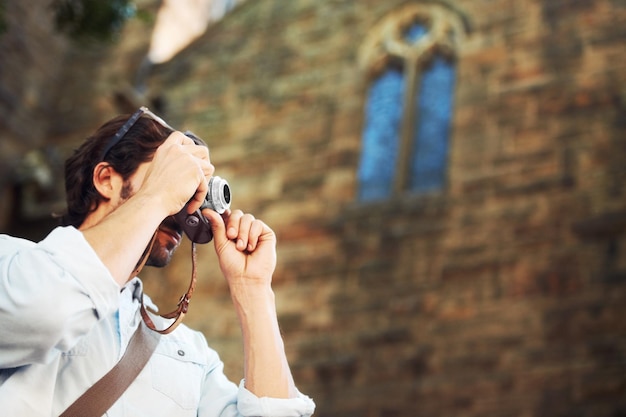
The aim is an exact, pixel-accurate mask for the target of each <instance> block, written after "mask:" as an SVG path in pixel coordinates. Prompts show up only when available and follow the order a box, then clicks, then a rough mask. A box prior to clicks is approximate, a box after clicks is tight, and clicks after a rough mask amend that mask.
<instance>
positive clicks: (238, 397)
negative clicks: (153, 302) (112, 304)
mask: <svg viewBox="0 0 626 417" xmlns="http://www.w3.org/2000/svg"><path fill="white" fill-rule="evenodd" d="M177 331H178V330H177ZM196 335H197V338H198V339H197V340H196V343H201V344H202V350H204V351H205V352H206V353H205V354H206V355H207V356H206V364H207V365H206V370H207V372H206V374H205V376H204V381H203V383H202V388H201V390H202V394H201V397H202V398H201V400H200V405H199V409H198V417H310V416H311V415H313V412H314V411H315V403H314V402H313V400H312V399H311V398H309V397H307V396H306V395H304V394H301V393H300V392H298V395H297V397H296V398H290V399H280V398H269V397H261V398H259V397H257V396H256V395H254V394H253V393H252V392H250V391H249V390H247V389H246V387H245V380H241V382H240V384H239V387H237V385H236V384H235V383H234V382H232V381H230V380H229V379H228V378H227V377H226V375H225V374H224V363H223V362H222V361H221V360H220V358H219V355H218V353H217V352H216V351H214V350H213V349H211V348H210V347H209V346H208V345H207V342H206V339H205V338H204V335H202V334H201V333H196Z"/></svg>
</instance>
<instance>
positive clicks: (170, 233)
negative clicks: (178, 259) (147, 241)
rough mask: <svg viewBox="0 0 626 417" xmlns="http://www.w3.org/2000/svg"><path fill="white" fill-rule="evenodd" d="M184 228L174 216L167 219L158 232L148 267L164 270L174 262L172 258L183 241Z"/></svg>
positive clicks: (149, 256) (147, 262) (147, 263)
mask: <svg viewBox="0 0 626 417" xmlns="http://www.w3.org/2000/svg"><path fill="white" fill-rule="evenodd" d="M182 233H183V230H182V228H181V227H180V226H179V225H178V223H177V222H176V221H175V220H174V218H173V217H172V216H170V217H167V218H166V219H165V220H163V222H162V223H161V225H160V226H159V228H158V229H157V231H156V234H157V235H156V238H155V241H154V245H152V250H151V251H150V254H149V255H148V260H147V261H146V265H149V266H154V267H157V268H163V267H164V266H167V265H168V264H169V263H170V261H171V260H172V256H173V255H174V252H175V251H176V249H178V246H179V245H180V241H181V240H182Z"/></svg>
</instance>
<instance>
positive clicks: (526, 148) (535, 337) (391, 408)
mask: <svg viewBox="0 0 626 417" xmlns="http://www.w3.org/2000/svg"><path fill="white" fill-rule="evenodd" d="M407 3H410V2H407V1H399V0H387V1H374V0H361V1H354V0H324V1H321V0H289V1H284V0H283V1H281V0H256V1H249V2H246V3H245V4H243V5H242V6H240V7H239V8H238V9H237V10H235V11H234V12H233V13H232V14H231V15H229V16H228V17H227V18H226V19H225V20H223V21H221V22H219V23H218V24H216V25H215V26H213V27H212V28H210V29H209V31H208V32H207V33H206V34H205V35H204V36H203V37H202V38H201V39H200V40H198V41H197V42H195V43H194V44H193V45H192V46H191V47H189V48H188V49H187V50H185V51H184V52H182V53H181V54H180V55H179V56H177V57H176V58H175V59H174V60H173V61H172V62H170V63H167V64H164V65H161V66H159V67H158V68H155V69H154V71H153V74H152V77H151V78H150V80H149V81H150V82H149V86H150V91H149V96H150V98H151V99H152V100H154V99H155V98H156V97H158V100H156V101H158V102H159V103H162V105H163V107H162V112H163V115H164V116H165V118H166V119H167V120H168V121H169V122H171V124H173V125H174V126H181V127H187V128H190V129H191V130H193V131H194V132H196V133H198V134H199V135H200V136H202V137H203V138H204V139H205V140H206V141H207V142H208V144H209V146H210V149H211V158H212V160H213V162H214V164H215V165H216V167H217V172H216V174H217V175H220V176H222V177H225V178H227V179H228V180H229V182H230V183H231V186H232V189H233V198H234V205H235V206H237V207H239V208H242V209H244V210H245V211H249V212H252V213H254V214H255V215H256V216H257V217H259V218H262V219H264V220H265V221H266V222H267V223H268V224H270V225H271V226H272V227H273V228H274V230H275V231H276V232H277V235H278V238H279V265H278V269H277V272H276V274H275V278H274V288H275V292H276V296H277V302H278V311H279V315H280V317H279V319H280V322H281V326H282V331H283V333H284V336H285V341H286V345H287V350H288V353H289V356H290V360H291V363H292V366H293V372H294V376H295V379H296V381H297V383H298V385H299V387H300V388H301V390H302V391H304V392H307V393H308V394H310V395H312V396H313V397H314V398H315V400H316V402H317V404H318V411H317V413H316V415H318V416H320V417H328V416H333V417H357V416H358V417H361V416H364V417H415V416H466V417H479V416H480V417H483V416H499V417H505V416H506V417H508V416H519V417H527V416H537V417H539V416H546V417H557V416H558V417H560V416H562V417H565V416H568V417H569V416H623V415H626V29H624V28H625V27H626V3H624V2H623V1H619V0H588V1H579V0H523V1H511V0H448V1H445V2H444V1H442V2H431V3H438V4H443V5H445V7H449V8H451V9H453V10H455V12H457V13H459V14H461V15H462V16H463V17H464V18H465V19H466V21H467V23H468V29H469V31H468V36H467V38H466V39H465V40H464V43H463V45H462V48H461V49H460V50H459V51H458V60H457V68H458V79H457V91H456V97H455V118H454V125H453V136H452V141H451V153H450V162H449V174H448V185H447V187H446V189H445V190H444V191H442V192H441V193H437V194H432V195H423V196H420V195H413V196H408V195H407V196H404V197H397V198H393V199H392V200H390V201H387V202H380V203H372V204H367V205H363V204H359V203H358V202H357V201H356V199H355V196H356V187H357V181H356V169H357V165H358V160H359V150H360V141H361V136H360V135H361V130H362V123H363V106H364V97H365V92H366V88H367V85H368V81H369V80H368V78H367V74H366V73H364V72H363V71H362V70H361V69H360V68H359V65H358V62H357V61H358V50H359V47H360V46H361V44H362V42H363V40H364V39H365V38H366V37H367V35H368V33H369V31H370V30H371V29H372V28H373V27H374V26H375V25H376V23H377V22H379V21H380V20H381V19H383V18H384V17H385V16H386V15H387V14H388V13H391V12H393V11H394V10H397V9H398V8H400V7H401V6H403V5H405V4H407ZM415 3H420V2H419V1H416V2H415ZM422 3H424V2H422ZM142 25H143V24H141V23H137V22H134V23H131V24H129V25H128V26H127V28H126V29H125V30H127V31H129V32H128V33H129V34H135V35H136V37H137V38H135V37H129V36H125V37H123V38H122V40H123V42H122V43H121V44H119V45H117V46H112V47H110V48H108V49H107V50H106V54H98V57H100V58H102V62H100V63H99V64H98V65H99V66H101V65H109V67H108V68H106V69H102V68H100V67H99V68H100V71H99V72H97V74H99V75H98V76H97V77H96V78H95V79H92V80H90V81H92V84H87V82H86V81H84V80H83V81H81V85H82V90H80V91H79V90H75V91H73V93H72V95H70V97H75V98H76V99H77V100H78V102H82V100H84V99H85V97H86V98H89V99H90V100H93V101H94V102H95V104H90V105H89V106H88V107H89V108H90V109H92V110H93V111H94V112H96V114H98V116H99V117H94V116H93V115H90V116H89V118H88V119H87V118H86V117H87V116H83V117H84V118H83V119H82V120H83V121H85V122H84V123H83V125H81V127H82V128H84V125H85V124H88V123H87V122H86V120H88V121H89V122H90V123H91V122H93V120H94V119H95V120H97V119H100V120H104V119H106V118H108V117H109V116H110V115H111V113H107V112H108V111H111V110H112V109H113V104H111V103H112V101H111V100H110V97H111V92H114V91H119V90H120V89H121V85H122V84H121V83H120V82H119V80H121V79H124V76H126V79H132V76H133V71H134V69H135V68H136V65H137V64H138V62H139V61H140V57H141V51H143V49H142V48H144V47H145V42H146V40H144V41H143V43H142V41H140V40H138V39H139V36H141V34H142V33H147V31H148V29H147V28H146V27H144V26H142ZM72 54H75V55H76V57H77V58H76V62H80V63H81V66H80V67H79V69H74V70H72V71H73V72H72V74H73V76H74V77H76V76H77V75H76V74H78V73H79V72H81V71H82V72H84V71H86V70H88V69H89V70H93V69H94V68H93V66H90V65H91V63H90V59H89V58H90V57H93V55H94V54H93V53H92V55H90V54H89V53H85V52H76V51H74V52H72ZM105 58H106V59H105ZM132 64H134V65H135V66H133V65H132ZM93 81H95V83H93ZM88 85H90V86H91V87H90V88H87V87H86V86H88ZM103 92H107V94H108V95H103V94H102V93H103ZM81 94H83V95H82V97H83V98H81ZM74 95H75V96H74ZM98 96H99V97H100V98H99V99H98V100H95V98H96V97H98ZM64 99H68V97H64ZM107 100H108V101H107ZM68 109H69V110H71V106H70V107H68ZM69 110H68V112H67V113H68V114H70V113H72V111H69ZM98 112H99V113H98ZM51 114H52V115H57V113H55V112H53V113H51ZM79 119H80V118H79ZM55 124H56V125H58V126H64V124H63V123H62V121H61V120H58V119H57V121H56V122H55ZM65 129H66V130H65V131H64V133H63V138H66V139H67V140H69V139H70V134H71V133H72V132H71V129H70V128H69V127H65ZM80 133H82V131H81V132H80ZM58 137H59V135H55V136H54V140H57V141H58ZM76 139H77V138H75V137H71V140H72V141H74V143H75V141H76ZM181 252H182V253H180V254H178V256H177V259H176V260H175V263H173V264H172V265H170V266H169V267H168V268H166V269H164V270H159V271H149V272H148V271H146V274H147V281H148V282H147V286H148V288H149V289H150V293H152V294H153V295H154V298H156V299H157V300H158V301H159V303H160V304H162V305H163V309H164V310H167V309H168V308H169V307H170V305H173V304H174V303H175V302H176V300H177V298H178V295H179V294H182V293H183V292H184V290H185V286H186V284H187V279H188V277H189V274H190V265H189V264H190V262H189V260H188V255H189V246H188V245H185V246H184V247H183V248H182V249H181ZM199 254H200V259H201V263H200V266H199V268H200V274H201V275H205V274H206V275H208V277H207V278H204V279H201V280H200V282H199V283H198V286H197V290H196V294H195V295H194V300H193V302H192V305H191V307H190V314H189V316H188V318H187V319H186V322H187V323H188V324H189V325H191V326H193V327H196V328H198V329H199V330H201V331H203V332H204V333H205V334H206V336H207V338H208V340H209V343H210V344H211V345H212V346H214V347H215V348H216V349H217V350H218V351H219V352H220V354H221V355H222V357H223V359H224V361H225V362H226V371H227V373H228V374H229V375H230V376H231V378H233V379H235V380H237V379H239V378H240V376H241V366H242V365H241V342H240V336H239V334H238V326H237V323H236V318H235V316H234V314H233V313H232V309H231V308H230V299H229V296H228V293H227V288H226V286H225V283H224V280H223V279H222V278H221V277H220V275H219V272H218V270H217V268H216V266H215V258H214V255H213V254H212V248H210V247H208V246H207V247H200V248H199Z"/></svg>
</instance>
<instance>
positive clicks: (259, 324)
mask: <svg viewBox="0 0 626 417" xmlns="http://www.w3.org/2000/svg"><path fill="white" fill-rule="evenodd" d="M202 214H203V215H204V216H205V217H206V218H207V219H208V220H209V221H210V222H211V227H212V229H213V240H214V242H215V250H216V252H217V256H218V258H219V264H220V268H221V269H222V273H223V274H224V276H225V277H226V280H227V281H228V286H229V288H230V295H231V298H232V300H233V304H234V306H235V311H236V313H237V317H238V318H239V323H240V324H241V333H242V335H243V350H244V364H245V365H244V374H245V375H244V377H245V380H246V383H245V387H246V388H247V389H248V390H249V391H251V392H252V393H253V394H255V395H256V396H257V397H272V398H294V397H296V395H297V390H296V388H295V385H294V383H293V377H292V375H291V370H290V369H289V364H288V363H287V356H286V354H285V347H284V344H283V340H282V337H281V335H280V329H279V327H278V319H277V316H276V305H275V300H274V292H273V291H272V288H271V281H272V274H273V273H274V269H275V268H276V235H275V234H274V232H273V231H272V229H270V228H269V227H268V226H267V225H266V224H265V223H263V222H262V221H261V220H258V219H255V218H254V216H252V215H251V214H244V213H243V212H241V210H235V211H234V212H232V213H231V212H230V211H227V212H226V213H225V214H224V215H222V216H220V215H219V214H217V213H216V212H215V211H213V210H210V209H205V210H203V211H202Z"/></svg>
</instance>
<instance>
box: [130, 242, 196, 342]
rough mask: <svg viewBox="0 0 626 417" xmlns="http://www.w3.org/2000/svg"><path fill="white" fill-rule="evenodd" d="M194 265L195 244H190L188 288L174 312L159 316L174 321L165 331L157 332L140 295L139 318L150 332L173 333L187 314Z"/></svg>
mask: <svg viewBox="0 0 626 417" xmlns="http://www.w3.org/2000/svg"><path fill="white" fill-rule="evenodd" d="M196 263H197V255H196V242H191V280H190V282H189V288H187V292H186V293H185V294H183V295H182V296H181V297H180V300H179V301H178V304H177V308H176V310H174V311H171V312H169V313H167V314H160V316H161V317H163V318H165V319H174V321H173V322H172V323H171V324H170V325H169V326H168V327H166V328H165V329H162V330H159V329H157V328H156V326H155V325H154V322H153V321H152V319H151V318H150V315H149V314H148V309H147V308H146V307H145V305H144V303H143V293H142V295H141V297H142V300H141V308H140V310H141V317H142V318H143V321H144V322H145V323H146V325H147V326H148V327H149V328H150V330H153V331H155V332H157V333H160V334H168V333H171V332H172V331H174V329H175V328H176V327H178V325H179V324H180V323H181V322H182V321H183V318H184V317H185V314H187V310H188V309H189V302H190V301H191V295H192V294H193V292H194V290H195V289H196V280H197V279H196ZM151 312H152V313H153V314H158V313H156V312H154V311H151Z"/></svg>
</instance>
